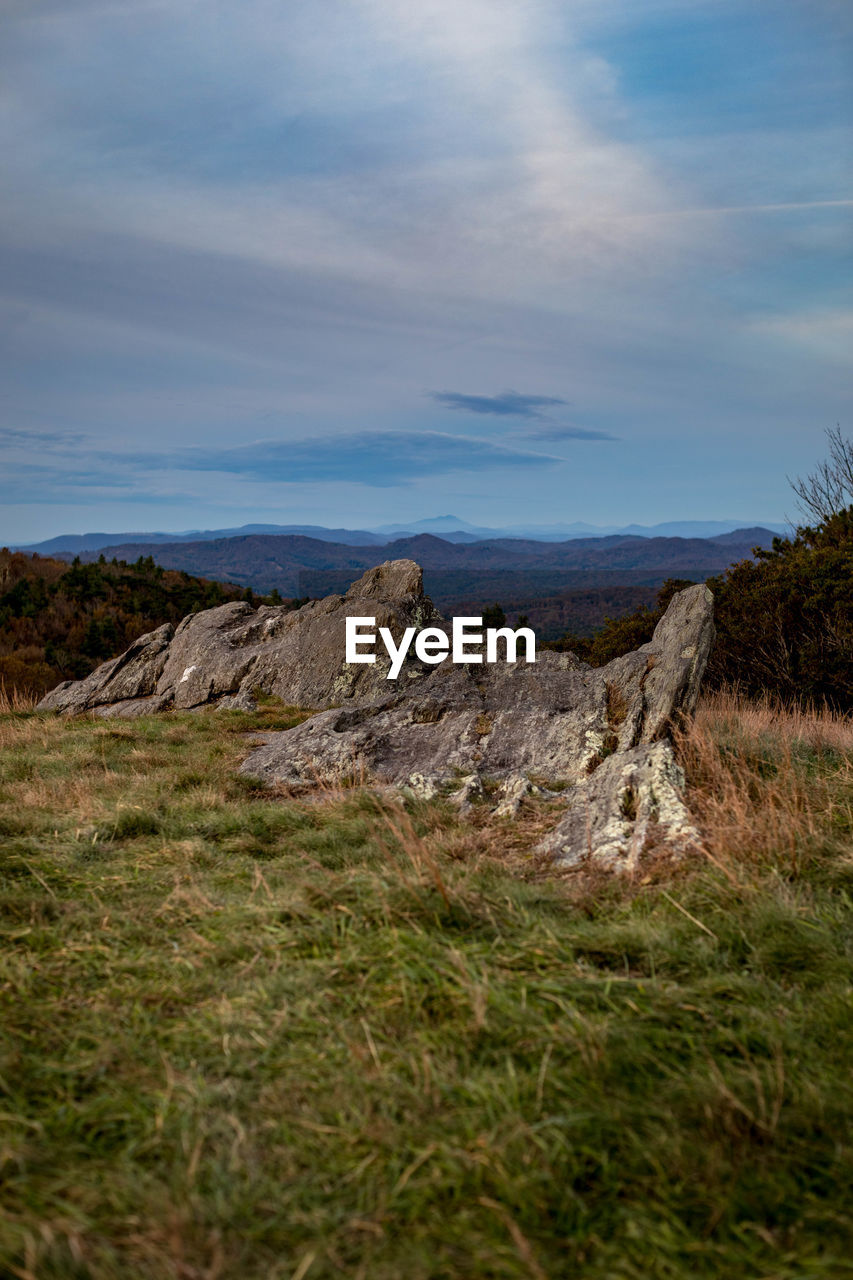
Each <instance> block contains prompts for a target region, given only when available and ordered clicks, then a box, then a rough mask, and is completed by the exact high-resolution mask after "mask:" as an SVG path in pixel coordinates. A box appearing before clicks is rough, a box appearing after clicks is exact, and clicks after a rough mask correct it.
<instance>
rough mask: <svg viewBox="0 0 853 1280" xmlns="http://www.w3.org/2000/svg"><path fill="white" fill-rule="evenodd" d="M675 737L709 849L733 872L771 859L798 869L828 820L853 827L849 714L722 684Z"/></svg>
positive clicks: (732, 874)
mask: <svg viewBox="0 0 853 1280" xmlns="http://www.w3.org/2000/svg"><path fill="white" fill-rule="evenodd" d="M675 736H676V747H677V750H678V754H679V758H680V760H681V763H682V765H683V766H684V769H685V771H686V774H687V781H688V801H689V805H690V809H691V812H692V813H693V815H694V818H695V820H696V822H697V824H698V826H699V829H700V831H701V834H702V839H703V846H704V851H705V854H706V856H707V857H708V858H709V859H710V861H711V862H713V863H715V864H716V865H717V866H718V867H720V868H721V869H722V870H724V871H725V873H726V874H727V876H728V877H729V878H730V879H738V880H740V879H742V873H743V872H744V871H745V870H746V869H748V868H749V867H750V866H751V865H753V866H754V865H756V864H759V865H762V866H766V865H767V864H768V863H769V862H772V863H773V864H774V865H777V866H779V867H780V869H784V870H785V871H786V872H794V873H796V872H797V871H798V870H799V869H800V865H801V862H802V859H803V858H804V857H807V856H808V853H809V849H810V848H811V847H813V846H814V845H815V844H816V843H817V842H819V841H823V842H824V843H825V841H826V836H827V830H828V829H829V830H831V829H832V828H833V826H837V827H838V828H839V830H843V829H849V825H850V818H851V814H850V809H851V801H850V787H849V784H850V780H851V776H853V719H851V717H850V716H843V715H839V714H838V713H835V712H832V711H830V710H827V709H821V710H804V709H802V708H800V707H787V706H783V705H781V704H780V703H778V702H774V701H772V700H770V699H763V700H761V701H747V700H745V699H742V698H739V697H738V696H737V695H736V694H735V693H734V692H732V691H722V692H719V693H714V694H710V695H707V696H705V697H704V698H703V699H702V700H701V702H700V704H699V707H698V708H697V711H696V715H695V717H694V718H693V719H692V720H691V721H690V722H689V723H687V724H685V725H684V726H682V727H681V728H680V729H679V730H677V732H676V735H675Z"/></svg>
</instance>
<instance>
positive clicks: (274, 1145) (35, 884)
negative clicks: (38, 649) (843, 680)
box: [0, 693, 853, 1280]
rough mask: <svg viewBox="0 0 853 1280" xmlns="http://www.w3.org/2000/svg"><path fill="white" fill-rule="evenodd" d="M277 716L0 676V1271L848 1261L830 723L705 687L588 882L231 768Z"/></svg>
mask: <svg viewBox="0 0 853 1280" xmlns="http://www.w3.org/2000/svg"><path fill="white" fill-rule="evenodd" d="M303 715H304V713H302V712H299V711H296V710H293V709H289V708H286V707H283V706H279V705H277V704H275V703H274V702H268V703H267V704H266V705H264V706H262V707H261V708H260V709H259V710H258V711H257V712H254V713H247V712H238V711H229V712H208V713H205V712H201V713H171V714H168V715H161V716H158V717H154V716H152V717H149V718H143V719H139V720H136V721H133V722H129V723H119V722H115V721H103V720H99V719H96V718H79V719H74V720H68V719H63V718H59V717H51V716H45V715H44V714H35V713H33V712H32V710H30V709H29V708H28V707H27V706H26V704H25V700H24V699H23V698H21V697H18V698H17V699H12V700H10V699H8V698H7V699H6V703H5V705H4V710H3V714H2V717H0V748H2V750H0V832H2V842H3V860H2V870H0V876H2V880H0V922H2V931H3V947H2V952H0V967H2V979H0V1000H2V1019H1V1020H0V1021H2V1033H0V1034H2V1057H0V1087H2V1091H3V1105H2V1112H0V1133H1V1134H2V1136H1V1137H0V1152H2V1166H0V1167H2V1178H3V1205H4V1214H3V1217H2V1221H0V1274H3V1275H8V1276H10V1277H19V1278H23V1280H30V1278H31V1277H38V1280H46V1278H49V1277H56V1278H57V1280H60V1278H61V1280H66V1278H67V1277H73V1278H75V1280H120V1278H124V1277H128V1276H140V1277H143V1276H144V1277H146V1278H149V1277H150V1278H151V1280H232V1278H233V1280H237V1278H238V1277H239V1280H271V1278H278V1277H281V1278H282V1280H285V1278H287V1280H294V1278H297V1280H305V1278H306V1277H308V1278H309V1280H319V1278H320V1277H334V1276H353V1277H356V1276H357V1277H364V1278H365V1280H368V1278H370V1280H373V1278H374V1277H379V1278H382V1277H387V1278H388V1280H392V1278H394V1280H396V1278H397V1277H399V1276H401V1275H407V1276H410V1277H412V1278H413V1280H418V1278H420V1277H424V1278H426V1277H462V1276H464V1277H529V1278H533V1280H542V1278H543V1277H552V1276H568V1275H583V1276H585V1277H592V1278H594V1280H599V1278H600V1280H613V1278H614V1277H620V1278H622V1280H635V1278H636V1280H640V1278H642V1280H647V1278H648V1277H653V1278H655V1280H674V1278H676V1277H682V1276H683V1277H688V1276H690V1277H722V1276H725V1277H729V1276H738V1277H745V1278H746V1277H754V1278H755V1280H758V1278H759V1277H761V1278H763V1280H770V1278H771V1277H772V1278H773V1280H802V1278H803V1277H806V1276H807V1277H815V1278H821V1277H826V1280H830V1278H831V1280H836V1278H837V1277H839V1276H842V1275H845V1274H850V1262H849V1259H850V1250H851V1244H853V1193H851V1187H853V1158H851V1150H850V1146H849V1142H848V1140H847V1139H848V1129H847V1120H848V1117H849V1111H850V1102H851V1097H850V1094H851V1082H850V1070H849V1064H850V1060H851V1052H853V1031H851V1028H853V1020H851V1017H850V992H851V985H853V984H851V978H853V973H851V958H853V957H852V956H851V950H853V933H852V932H851V915H850V894H851V892H853V857H851V832H852V831H853V807H851V797H853V790H851V761H853V726H851V724H850V722H849V720H848V719H846V718H844V717H843V716H840V715H838V714H834V713H832V712H829V711H824V712H822V713H820V714H817V713H808V712H804V711H796V710H784V709H782V708H780V707H779V706H777V705H774V704H773V703H771V702H770V701H767V700H765V701H763V702H761V701H759V702H747V701H744V700H743V699H742V698H740V699H739V698H736V697H734V696H733V695H731V694H724V693H718V694H715V695H709V696H707V697H706V698H705V699H704V701H703V702H702V703H701V704H700V707H699V709H698V712H697V714H696V716H695V718H694V719H693V720H692V721H691V723H690V724H688V725H685V726H684V727H683V728H682V729H681V730H680V732H679V734H678V743H677V746H678V751H679V755H680V758H681V760H682V762H683V764H684V766H685V768H686V771H687V777H688V792H687V795H688V802H689V805H690V808H691V811H692V813H693V815H694V818H695V820H696V821H697V823H698V824H699V827H700V830H701V833H702V848H701V851H699V852H696V853H694V854H693V855H692V856H690V857H689V858H687V859H684V860H682V861H680V862H676V863H673V862H671V861H668V860H666V859H663V858H661V857H659V856H656V854H655V851H654V850H653V849H652V850H649V851H648V852H647V853H646V854H645V856H644V858H643V859H642V861H641V863H640V866H639V867H638V869H637V870H636V872H635V873H633V874H631V875H625V876H613V875H611V874H607V873H603V872H601V871H596V870H594V869H593V868H583V867H582V868H580V869H578V870H576V871H574V872H571V873H555V872H554V870H553V869H551V868H548V867H546V866H543V865H542V864H541V862H540V861H539V860H537V858H536V856H535V855H533V854H532V853H531V850H532V849H533V847H534V846H535V842H536V837H537V833H538V832H539V831H540V830H541V828H542V825H543V822H544V821H545V819H546V816H547V815H546V814H545V813H544V812H543V809H542V802H536V801H533V800H531V801H529V802H526V804H525V806H524V808H523V809H522V813H521V815H520V817H519V819H518V820H516V821H512V820H509V819H496V818H494V817H492V816H490V815H489V814H488V813H487V812H486V810H485V809H478V808H475V810H474V812H473V813H472V815H471V816H469V817H467V818H462V817H460V816H459V815H458V813H456V812H455V811H454V810H452V809H451V808H449V807H447V806H446V804H444V803H441V802H438V801H432V802H429V803H427V802H414V801H412V802H407V803H402V802H392V801H389V800H380V799H377V798H376V796H374V795H372V794H371V793H370V792H368V791H364V790H361V789H358V788H355V789H351V790H341V791H326V792H325V793H324V794H323V795H322V796H321V798H320V799H319V800H315V801H313V802H309V801H308V800H306V799H304V798H300V797H298V796H293V795H288V794H287V793H284V792H279V793H275V792H273V793H269V792H266V791H264V790H263V789H262V788H259V787H257V786H256V785H255V784H254V783H253V782H252V780H251V779H246V778H241V777H238V776H237V774H236V769H237V765H238V763H239V761H240V759H241V758H242V757H243V756H244V755H245V753H246V751H247V749H248V745H247V740H246V735H247V732H249V731H256V732H257V731H264V730H268V729H271V728H284V727H287V726H290V725H292V724H295V723H297V722H298V721H299V720H300V719H301V718H302V717H303ZM551 803H552V804H553V801H552V802H551Z"/></svg>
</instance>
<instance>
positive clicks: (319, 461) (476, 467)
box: [136, 431, 561, 488]
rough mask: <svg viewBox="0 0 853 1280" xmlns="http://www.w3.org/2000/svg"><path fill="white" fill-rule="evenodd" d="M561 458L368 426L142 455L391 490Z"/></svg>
mask: <svg viewBox="0 0 853 1280" xmlns="http://www.w3.org/2000/svg"><path fill="white" fill-rule="evenodd" d="M557 461H561V459H558V458H554V457H553V456H551V455H548V454H542V453H536V452H534V451H532V450H525V449H521V448H516V447H513V446H504V445H500V444H493V443H491V442H490V441H488V440H477V439H471V438H470V437H465V436H451V435H445V434H443V433H441V432H437V431H422V432H410V431H406V432H403V431H366V432H363V433H360V434H358V435H345V436H326V437H318V438H317V439H316V440H293V441H280V440H270V441H258V442H256V443H253V444H249V445H242V446H239V447H238V448H235V449H205V448H197V449H182V450H180V451H178V452H175V453H173V454H172V453H167V454H160V455H142V456H139V457H138V458H137V459H136V462H137V463H138V464H139V465H142V466H145V467H146V468H147V469H152V470H153V469H156V468H162V469H177V470H183V471H222V472H225V473H227V474H230V475H235V476H242V477H244V478H248V479H252V480H263V481H268V482H269V481H277V482H283V483H290V484H293V483H304V482H306V481H316V480H320V481H326V482H332V481H340V480H343V481H348V482H349V483H351V484H362V485H370V486H373V487H376V488H385V487H388V486H392V485H401V484H403V485H404V484H410V483H411V482H412V481H414V480H416V479H418V478H420V477H423V476H436V475H444V474H446V473H447V472H451V471H473V472H479V471H481V470H483V469H484V468H488V467H512V468H514V469H516V468H518V467H536V466H540V467H541V466H546V465H548V464H549V463H553V462H557Z"/></svg>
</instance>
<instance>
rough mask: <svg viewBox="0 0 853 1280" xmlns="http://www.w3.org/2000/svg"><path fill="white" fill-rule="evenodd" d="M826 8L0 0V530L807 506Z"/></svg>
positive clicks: (735, 2)
mask: <svg viewBox="0 0 853 1280" xmlns="http://www.w3.org/2000/svg"><path fill="white" fill-rule="evenodd" d="M851 135H853V7H851V5H850V4H849V3H848V0H275V2H274V0H239V3H237V2H236V0H0V148H2V165H0V184H2V196H0V263H2V270H0V335H1V336H0V366H2V367H0V383H2V388H3V390H2V406H3V411H2V416H0V541H6V542H19V543H22V542H28V541H30V542H32V541H37V540H40V539H42V538H48V537H51V536H53V535H55V534H59V533H67V532H84V531H92V530H104V531H107V532H112V531H116V532H119V531H125V530H155V529H157V530H185V529H193V528H216V527H222V526H236V525H240V524H242V523H246V522H270V523H281V524H294V523H313V524H326V525H331V526H334V527H340V526H342V525H345V526H349V527H353V528H365V527H368V528H369V527H373V526H375V525H377V524H381V523H385V522H391V521H406V520H417V519H422V518H426V517H432V516H439V515H444V514H446V513H451V512H452V513H453V514H455V515H458V516H460V517H462V518H464V519H467V520H469V521H472V522H474V523H477V524H488V525H492V526H499V525H501V524H520V523H539V524H553V523H555V522H572V521H577V520H581V521H587V522H590V523H592V524H627V523H631V522H636V523H641V524H654V523H657V522H659V521H665V520H685V519H732V518H734V519H740V518H744V519H748V520H749V522H750V523H753V522H761V521H768V522H779V521H781V520H783V519H785V518H786V517H787V516H792V515H794V516H795V515H796V509H795V502H794V500H793V495H792V493H791V490H790V486H789V483H788V477H792V476H797V475H802V474H803V473H805V472H807V471H809V470H810V469H812V468H813V467H814V465H815V464H816V463H817V462H819V461H820V460H821V459H822V458H823V457H824V456H825V443H826V442H825V438H824V432H825V431H826V430H827V429H828V428H831V427H834V426H835V425H836V424H840V426H841V428H842V430H843V431H845V432H846V433H847V434H849V435H853V415H851V413H850V406H851V377H850V352H851V351H852V350H853V300H852V299H851V263H853V163H851V158H853V136H851Z"/></svg>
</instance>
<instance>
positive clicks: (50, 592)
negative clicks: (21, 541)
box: [0, 548, 282, 694]
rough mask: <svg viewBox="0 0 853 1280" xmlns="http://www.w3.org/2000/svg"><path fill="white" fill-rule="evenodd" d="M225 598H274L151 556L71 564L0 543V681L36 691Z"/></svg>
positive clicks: (9, 686) (82, 673)
mask: <svg viewBox="0 0 853 1280" xmlns="http://www.w3.org/2000/svg"><path fill="white" fill-rule="evenodd" d="M229 600H246V601H248V602H249V603H250V604H252V605H254V606H257V605H258V604H262V603H266V604H280V603H282V600H281V596H280V595H279V594H278V592H276V591H274V592H273V593H272V594H271V595H269V596H259V595H256V594H255V593H254V592H253V591H251V590H250V589H249V588H243V587H238V586H235V585H233V584H232V583H221V582H211V581H208V580H207V579H205V578H194V577H192V576H191V575H190V574H188V573H184V572H182V571H180V570H170V569H163V568H162V567H161V566H160V565H157V564H155V563H154V560H153V559H152V557H151V556H146V557H144V558H143V557H141V556H140V558H139V559H138V560H137V561H136V562H135V563H134V564H127V563H126V562H125V561H123V560H112V561H107V560H105V559H104V558H103V557H101V559H100V561H98V562H97V563H95V564H81V563H80V561H79V560H75V561H74V563H73V564H72V565H70V566H69V565H68V564H65V563H63V562H62V561H60V560H51V559H49V558H47V557H43V556H38V555H26V554H24V553H22V552H12V551H9V550H7V549H6V548H3V550H0V684H3V685H5V687H6V688H7V690H9V691H11V690H15V689H17V690H21V691H26V692H31V693H36V694H41V693H45V692H46V691H47V690H48V689H52V688H53V687H54V686H55V685H56V684H58V683H59V682H60V680H78V679H80V678H81V677H83V676H86V675H88V674H89V672H90V671H93V670H94V669H95V667H96V666H98V664H99V663H101V662H103V661H104V660H105V659H106V658H111V657H114V656H115V655H116V654H119V653H121V652H122V651H123V650H124V649H126V648H127V647H128V645H129V644H131V643H132V642H133V641H134V640H135V639H136V638H137V637H138V636H140V635H144V634H145V632H146V631H152V630H154V628H155V627H159V626H161V625H162V624H163V623H164V622H172V623H176V622H179V621H180V620H181V618H183V617H185V616H186V614H188V613H193V612H195V611H197V610H199V609H210V608H212V607H213V606H214V605H218V604H225V603H226V601H229Z"/></svg>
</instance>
